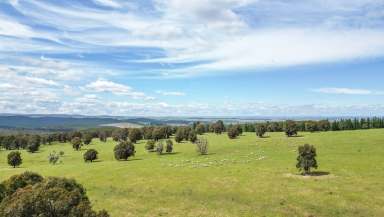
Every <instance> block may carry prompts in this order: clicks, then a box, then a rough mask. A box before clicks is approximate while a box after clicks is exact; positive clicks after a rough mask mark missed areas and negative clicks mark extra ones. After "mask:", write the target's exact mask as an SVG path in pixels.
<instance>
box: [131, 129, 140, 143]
mask: <svg viewBox="0 0 384 217" xmlns="http://www.w3.org/2000/svg"><path fill="white" fill-rule="evenodd" d="M128 138H129V140H130V141H131V142H133V143H136V141H138V140H140V139H142V138H143V135H142V133H141V131H140V130H139V129H137V128H133V129H131V130H130V131H129V135H128Z"/></svg>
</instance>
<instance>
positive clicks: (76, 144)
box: [71, 137, 82, 151]
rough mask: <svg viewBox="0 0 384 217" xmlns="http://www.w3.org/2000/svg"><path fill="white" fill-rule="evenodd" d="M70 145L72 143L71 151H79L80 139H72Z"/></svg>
mask: <svg viewBox="0 0 384 217" xmlns="http://www.w3.org/2000/svg"><path fill="white" fill-rule="evenodd" d="M71 143H72V147H73V149H75V150H76V151H78V150H80V148H81V144H82V142H81V139H80V138H79V137H74V138H73V139H72V140H71Z"/></svg>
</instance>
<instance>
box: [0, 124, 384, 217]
mask: <svg viewBox="0 0 384 217" xmlns="http://www.w3.org/2000/svg"><path fill="white" fill-rule="evenodd" d="M205 136H206V137H207V138H208V140H209V145H210V148H209V153H210V154H209V155H206V156H198V155H197V154H196V152H195V147H194V145H192V144H190V143H180V144H178V143H175V145H174V150H175V153H174V154H169V155H167V154H164V155H162V156H158V155H156V154H155V153H147V152H146V151H145V150H144V144H145V141H141V142H139V143H138V144H137V145H136V149H137V153H136V156H135V157H134V158H132V159H130V160H129V161H127V162H124V161H122V162H118V161H116V160H114V158H113V152H112V150H113V147H114V145H115V142H112V141H108V142H107V143H100V142H99V141H96V140H95V141H94V142H93V143H92V144H91V145H89V146H86V147H83V149H82V150H81V151H79V152H76V151H74V150H73V149H72V147H71V145H69V144H54V145H51V146H43V147H42V149H41V151H40V152H39V153H35V154H30V153H26V152H24V151H23V152H22V156H23V159H24V163H23V165H22V166H21V168H16V169H13V168H11V167H9V166H8V165H7V164H6V155H7V153H8V151H4V150H3V151H0V180H1V181H2V180H4V179H6V178H8V177H9V176H11V175H13V174H18V173H21V172H23V171H25V170H31V171H35V172H39V173H41V174H43V175H45V176H66V177H73V178H75V179H76V180H78V181H79V182H80V183H82V184H83V185H84V186H85V187H86V188H87V190H88V195H89V197H90V199H91V201H92V202H93V204H94V206H95V208H97V209H101V208H105V209H107V210H108V211H109V212H110V214H112V216H116V217H121V216H184V217H186V216H191V217H192V216H193V217H195V216H220V217H221V216H236V217H237V216H316V217H321V216H324V217H325V216H349V217H350V216H384V208H383V206H382V205H383V204H384V196H383V195H384V187H383V186H384V185H383V180H384V160H383V159H384V158H383V156H384V147H383V143H384V130H365V131H341V132H325V133H300V136H301V137H295V138H286V137H285V136H284V135H283V133H270V134H268V135H267V136H269V137H267V138H256V136H255V135H254V134H245V135H243V136H241V137H239V138H238V139H234V140H229V139H228V137H227V135H213V134H207V135H205ZM304 143H310V144H313V145H315V146H316V148H317V152H318V164H319V169H318V171H322V172H324V174H326V173H329V174H328V175H323V176H317V177H309V178H302V177H300V176H297V175H295V174H297V170H296V168H295V163H296V155H297V152H296V149H297V145H300V144H304ZM86 148H95V149H97V150H98V151H99V153H100V154H99V157H100V161H99V162H95V163H84V162H83V159H82V154H83V153H84V152H85V150H86ZM53 150H56V151H61V150H63V151H64V152H65V156H64V157H63V163H62V164H60V165H55V166H53V165H50V164H48V160H47V156H48V154H49V153H50V152H51V151H53Z"/></svg>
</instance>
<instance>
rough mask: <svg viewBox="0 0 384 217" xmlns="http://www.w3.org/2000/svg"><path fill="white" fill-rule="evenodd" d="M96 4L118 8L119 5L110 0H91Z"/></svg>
mask: <svg viewBox="0 0 384 217" xmlns="http://www.w3.org/2000/svg"><path fill="white" fill-rule="evenodd" d="M93 1H94V2H95V3H96V4H100V5H102V6H107V7H112V8H120V7H121V5H120V4H119V3H117V2H115V1H112V0H93Z"/></svg>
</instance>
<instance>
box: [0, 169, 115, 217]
mask: <svg viewBox="0 0 384 217" xmlns="http://www.w3.org/2000/svg"><path fill="white" fill-rule="evenodd" d="M0 185H1V186H2V188H1V189H2V192H3V193H2V194H1V192H0V195H3V197H2V198H0V199H1V201H0V216H2V217H18V216H20V217H22V216H25V217H27V216H36V217H37V216H41V217H49V216H56V217H64V216H70V217H108V216H109V215H108V213H107V212H106V211H101V212H98V213H97V212H95V211H94V210H92V206H91V203H90V201H89V199H88V197H87V195H86V191H85V189H84V188H83V186H81V185H80V184H78V183H77V182H76V181H75V180H73V179H66V178H56V177H50V178H47V179H44V178H43V177H41V176H40V175H38V174H36V173H31V172H25V173H23V174H21V175H15V176H12V177H11V178H10V179H8V180H6V181H4V182H3V183H1V184H0Z"/></svg>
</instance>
